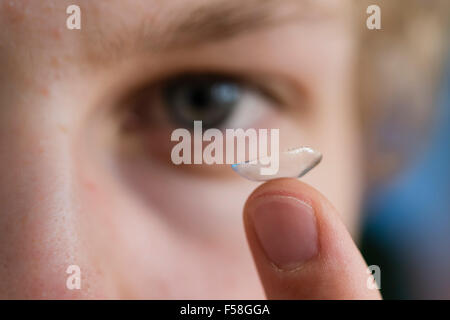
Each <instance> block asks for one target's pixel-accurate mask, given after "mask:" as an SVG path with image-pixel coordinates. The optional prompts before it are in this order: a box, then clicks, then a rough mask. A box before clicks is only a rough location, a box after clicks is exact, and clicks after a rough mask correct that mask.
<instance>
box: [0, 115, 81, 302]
mask: <svg viewBox="0 0 450 320" xmlns="http://www.w3.org/2000/svg"><path fill="white" fill-rule="evenodd" d="M42 119H43V120H42V121H33V119H32V117H31V116H30V117H20V118H19V117H10V118H9V119H7V118H3V119H2V120H1V121H0V123H2V129H0V132H1V134H0V176H1V179H0V279H1V280H2V283H4V285H5V288H6V290H5V291H4V292H9V294H14V292H22V293H23V292H27V293H28V294H30V296H33V297H46V296H52V295H58V296H67V295H69V296H70V295H72V293H71V292H68V290H67V288H66V279H67V276H68V275H67V274H66V272H65V271H66V269H67V267H68V266H69V265H72V264H77V260H79V256H78V254H77V251H78V250H77V245H78V240H77V239H78V238H79V232H78V230H77V225H78V224H77V221H76V219H77V214H76V211H77V208H76V205H75V203H76V201H74V200H75V194H74V190H75V186H74V179H73V172H74V170H73V161H72V159H73V155H72V152H71V148H72V147H71V143H70V137H69V135H68V134H67V133H66V132H65V130H63V128H61V126H60V125H58V124H56V123H54V121H52V120H51V117H42ZM1 292H2V291H1V290H0V293H1ZM22 298H23V296H22Z"/></svg>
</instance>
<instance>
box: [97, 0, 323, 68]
mask: <svg viewBox="0 0 450 320" xmlns="http://www.w3.org/2000/svg"><path fill="white" fill-rule="evenodd" d="M186 1H187V0H186ZM192 2H193V3H195V1H192ZM323 9H324V8H323V6H322V5H319V4H317V1H314V0H245V1H244V0H218V1H217V0H216V1H207V2H206V3H203V4H202V5H197V6H195V5H194V6H192V7H190V8H189V7H188V8H184V7H183V8H174V9H173V10H171V11H170V12H169V13H167V12H166V13H160V16H159V17H158V18H157V19H152V21H150V19H143V21H141V22H140V23H138V24H137V26H135V27H134V28H131V29H128V30H124V29H122V30H121V31H118V32H116V31H115V32H114V35H110V34H106V33H105V32H99V33H98V39H96V40H98V41H95V43H96V45H97V51H102V52H98V54H99V55H101V56H103V54H102V53H105V52H106V53H108V54H109V55H110V56H119V55H121V53H123V52H122V51H124V50H142V49H144V50H151V51H155V52H160V51H167V50H172V49H178V48H182V47H184V46H193V45H201V44H207V43H212V42H218V41H221V40H225V39H227V38H231V37H234V36H237V35H240V34H243V33H245V32H249V31H253V30H257V29H262V28H267V27H271V26H275V25H280V24H284V23H288V22H292V21H303V20H305V19H311V18H317V17H318V16H326V14H325V13H326V10H323ZM317 13H319V14H317ZM102 59H103V58H102Z"/></svg>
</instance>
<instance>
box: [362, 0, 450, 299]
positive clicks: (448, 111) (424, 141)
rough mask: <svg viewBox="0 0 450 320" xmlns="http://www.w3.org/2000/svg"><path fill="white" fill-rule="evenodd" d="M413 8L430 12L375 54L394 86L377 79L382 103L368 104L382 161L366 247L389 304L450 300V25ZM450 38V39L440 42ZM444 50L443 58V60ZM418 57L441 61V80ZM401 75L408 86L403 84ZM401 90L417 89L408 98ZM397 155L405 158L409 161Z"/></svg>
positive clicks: (368, 206)
mask: <svg viewBox="0 0 450 320" xmlns="http://www.w3.org/2000/svg"><path fill="white" fill-rule="evenodd" d="M401 3H403V4H404V2H401ZM413 3H414V4H416V5H419V6H421V7H422V9H423V12H421V13H419V14H418V15H416V16H415V17H414V18H412V20H410V21H409V23H408V22H407V23H405V25H404V26H403V27H401V28H398V29H401V30H403V31H402V32H404V34H403V36H401V37H400V38H401V40H399V41H397V42H396V44H392V45H389V41H390V40H389V39H387V38H386V37H385V38H384V39H383V40H381V41H380V43H382V44H383V45H386V44H387V48H389V49H387V50H385V51H382V50H381V49H379V48H378V47H371V48H370V50H373V51H372V52H371V53H370V55H371V58H369V59H373V60H371V61H372V62H375V63H372V65H376V67H374V70H373V72H374V74H377V73H378V74H383V75H384V77H385V79H386V78H387V79H390V80H388V81H387V82H388V83H384V84H376V82H375V81H374V80H373V79H372V80H371V81H372V83H373V86H372V88H371V89H369V90H371V91H370V92H369V91H366V94H368V95H369V96H371V95H372V96H375V93H374V92H376V94H377V95H378V96H380V97H382V98H378V99H373V98H369V99H368V100H367V101H371V102H370V103H371V106H370V107H371V109H372V110H374V109H375V110H376V111H375V113H376V114H377V116H378V118H379V119H380V121H378V122H376V123H375V124H374V125H373V126H370V127H369V128H368V129H367V130H368V131H370V132H371V134H372V136H373V137H374V138H373V139H372V143H371V144H370V145H368V146H367V147H368V149H369V152H368V154H369V157H371V156H372V157H374V159H375V157H377V158H376V161H372V165H373V168H371V172H374V173H373V176H372V177H368V179H369V181H370V183H369V185H370V187H369V188H368V191H367V194H366V201H365V211H364V212H365V216H364V217H365V218H364V229H363V230H364V231H363V234H362V242H361V243H360V248H361V249H362V252H363V255H364V256H365V258H366V260H367V263H368V264H369V265H378V266H379V267H380V268H381V291H382V294H383V296H384V298H387V299H450V94H449V91H450V55H449V54H448V52H449V51H448V41H447V40H445V39H446V37H447V36H448V30H449V29H448V23H447V22H444V24H441V25H440V26H439V22H438V21H439V19H438V18H437V17H436V16H434V18H433V15H432V14H427V13H426V12H427V9H429V8H430V7H432V6H433V5H434V4H436V2H434V3H433V1H429V2H425V1H414V2H413ZM447 8H448V7H447ZM384 12H387V13H389V12H393V11H388V10H386V11H384ZM410 12H414V10H412V11H410ZM416 12H419V11H416ZM430 12H431V11H430ZM397 14H398V11H397ZM444 17H447V18H444V19H443V20H442V21H448V17H449V12H448V11H447V12H445V11H444ZM411 21H413V22H412V23H411ZM383 22H384V21H383ZM386 23H387V24H388V25H391V26H392V25H393V24H396V23H398V20H395V17H389V16H388V17H387V21H386ZM408 25H409V27H408ZM424 30H426V31H424ZM442 32H443V34H444V37H441V36H437V34H439V33H441V34H442ZM411 33H412V34H414V35H415V36H411ZM426 33H427V34H426ZM408 34H409V35H410V36H408ZM445 35H447V36H445ZM408 38H409V40H407V39H408ZM423 39H426V40H425V41H424V40H423ZM443 39H444V40H443ZM411 44H413V46H412V47H410V48H409V49H407V50H405V51H404V53H402V54H399V52H400V50H401V49H402V48H403V49H406V48H407V47H408V46H409V45H411ZM420 46H422V48H420ZM413 47H416V49H413ZM385 48H386V47H385ZM424 48H425V49H424ZM433 48H434V49H433ZM427 50H428V51H429V52H428V53H425V51H427ZM433 50H436V51H435V52H434V53H431V51H433ZM421 51H422V53H420V52H421ZM438 51H439V52H441V53H440V54H441V57H442V58H439V59H438V58H437V55H438V54H437V52H438ZM405 52H406V53H405ZM411 54H412V55H416V57H415V58H414V59H411V60H414V61H417V60H420V59H421V58H418V55H422V57H423V56H425V55H427V54H428V55H430V54H431V55H433V54H435V55H436V57H435V58H430V57H428V59H429V61H431V64H435V66H434V67H433V68H434V69H435V71H433V73H434V75H435V76H434V79H435V80H431V78H432V77H429V78H427V77H428V75H427V73H422V72H421V71H420V70H421V68H420V66H419V64H417V63H411V60H409V61H408V59H409V57H410V56H411ZM380 57H384V58H385V59H383V58H380ZM439 60H440V61H442V63H437V61H439ZM377 61H381V62H379V63H378V62H377ZM433 61H435V62H433ZM363 63H369V61H367V60H366V61H364V62H363ZM387 73H390V74H391V75H390V76H388V77H386V74H387ZM399 74H401V75H403V77H400V78H401V80H397V79H396V78H399V76H398V75H399ZM400 82H401V83H402V85H400V84H399V83H400ZM401 87H403V88H409V89H408V90H406V91H405V92H403V93H402V91H403V90H402V89H401ZM392 88H397V89H398V90H395V93H394V92H393V90H392ZM399 88H400V89H399ZM412 88H415V89H412ZM383 93H384V94H383ZM383 97H384V98H383ZM366 98H367V97H366ZM372 115H373V114H372ZM394 153H401V154H402V157H400V158H401V159H400V160H399V157H394V156H392V155H393V154H394ZM370 161H371V159H369V162H370ZM380 168H382V169H383V170H380ZM394 168H395V169H394ZM380 171H383V172H380ZM385 171H388V172H385ZM380 176H382V178H379V177H380Z"/></svg>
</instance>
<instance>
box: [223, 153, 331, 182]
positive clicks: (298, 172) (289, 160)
mask: <svg viewBox="0 0 450 320" xmlns="http://www.w3.org/2000/svg"><path fill="white" fill-rule="evenodd" d="M321 160H322V154H321V153H320V152H318V151H315V150H314V149H312V148H310V147H299V148H292V149H289V150H287V151H284V152H280V155H279V161H278V171H277V172H276V173H274V174H262V170H261V169H262V168H267V167H268V166H269V165H268V163H270V159H269V158H263V159H258V160H253V161H246V162H243V163H237V164H233V165H232V166H231V167H232V168H233V170H234V171H235V172H237V173H238V174H239V175H240V176H242V177H244V178H246V179H248V180H252V181H268V180H272V179H277V178H300V177H302V176H304V175H305V174H306V173H308V172H309V171H310V170H311V169H313V168H314V167H315V166H316V165H318V164H319V162H320V161H321Z"/></svg>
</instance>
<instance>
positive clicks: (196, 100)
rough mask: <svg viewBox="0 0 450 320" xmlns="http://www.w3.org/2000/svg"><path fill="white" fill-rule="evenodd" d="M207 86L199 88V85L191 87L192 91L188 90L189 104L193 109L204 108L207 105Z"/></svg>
mask: <svg viewBox="0 0 450 320" xmlns="http://www.w3.org/2000/svg"><path fill="white" fill-rule="evenodd" d="M208 90H209V88H207V87H206V88H201V87H200V86H196V87H193V88H192V91H191V92H189V91H188V95H189V99H188V101H189V102H190V105H191V106H192V108H193V109H198V110H199V111H201V110H204V109H206V108H207V107H208V104H209V102H210V100H211V99H210V98H211V97H210V92H208Z"/></svg>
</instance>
